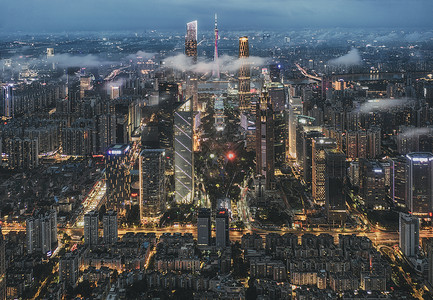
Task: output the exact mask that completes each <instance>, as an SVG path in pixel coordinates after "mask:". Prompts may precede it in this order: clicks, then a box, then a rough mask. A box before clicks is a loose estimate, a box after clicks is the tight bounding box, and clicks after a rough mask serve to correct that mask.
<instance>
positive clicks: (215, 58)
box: [212, 14, 220, 79]
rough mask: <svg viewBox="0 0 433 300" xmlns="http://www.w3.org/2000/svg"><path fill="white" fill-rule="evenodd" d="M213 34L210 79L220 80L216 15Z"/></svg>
mask: <svg viewBox="0 0 433 300" xmlns="http://www.w3.org/2000/svg"><path fill="white" fill-rule="evenodd" d="M214 33H215V43H214V47H215V48H214V56H213V63H214V66H213V70H212V77H213V78H215V79H219V78H220V66H219V62H218V38H219V36H218V22H217V14H215V29H214Z"/></svg>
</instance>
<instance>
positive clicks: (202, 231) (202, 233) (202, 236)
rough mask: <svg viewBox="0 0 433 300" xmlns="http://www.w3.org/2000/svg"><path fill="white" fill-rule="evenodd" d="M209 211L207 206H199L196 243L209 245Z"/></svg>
mask: <svg viewBox="0 0 433 300" xmlns="http://www.w3.org/2000/svg"><path fill="white" fill-rule="evenodd" d="M211 229H212V227H211V212H210V209H209V208H200V210H199V211H198V216H197V245H199V246H210V243H211Z"/></svg>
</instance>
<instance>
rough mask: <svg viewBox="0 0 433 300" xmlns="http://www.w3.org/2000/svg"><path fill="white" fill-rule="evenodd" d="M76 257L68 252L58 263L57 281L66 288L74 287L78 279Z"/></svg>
mask: <svg viewBox="0 0 433 300" xmlns="http://www.w3.org/2000/svg"><path fill="white" fill-rule="evenodd" d="M79 268H80V266H79V262H78V255H77V254H75V253H73V252H69V253H66V255H65V256H63V257H61V258H60V261H59V281H60V282H61V283H65V285H66V286H71V287H75V286H76V284H77V282H78V278H79Z"/></svg>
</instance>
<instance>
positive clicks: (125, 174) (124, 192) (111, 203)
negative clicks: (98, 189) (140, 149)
mask: <svg viewBox="0 0 433 300" xmlns="http://www.w3.org/2000/svg"><path fill="white" fill-rule="evenodd" d="M128 154H129V145H124V144H117V145H114V146H111V147H109V148H108V150H107V156H106V166H105V173H106V176H107V193H108V201H107V208H108V209H112V210H115V211H117V212H119V211H120V209H122V208H123V203H124V201H125V200H128V199H129V190H130V183H129V180H130V177H129V163H128Z"/></svg>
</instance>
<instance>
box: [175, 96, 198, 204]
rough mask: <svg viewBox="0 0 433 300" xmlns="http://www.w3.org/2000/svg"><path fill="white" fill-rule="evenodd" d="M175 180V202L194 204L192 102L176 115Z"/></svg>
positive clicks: (188, 102)
mask: <svg viewBox="0 0 433 300" xmlns="http://www.w3.org/2000/svg"><path fill="white" fill-rule="evenodd" d="M174 152H175V154H174V164H175V168H174V180H175V183H174V184H175V201H176V202H177V203H192V202H193V200H194V153H193V117H192V107H191V100H187V101H186V102H185V103H183V104H182V105H181V106H180V107H179V108H178V109H176V111H175V113H174Z"/></svg>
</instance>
